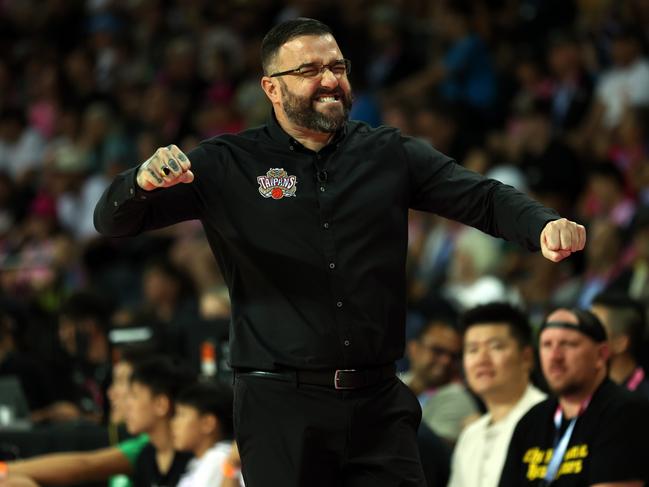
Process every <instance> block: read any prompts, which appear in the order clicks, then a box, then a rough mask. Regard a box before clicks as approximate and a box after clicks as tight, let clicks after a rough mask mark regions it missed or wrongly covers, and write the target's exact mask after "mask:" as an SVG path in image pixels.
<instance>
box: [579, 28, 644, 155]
mask: <svg viewBox="0 0 649 487" xmlns="http://www.w3.org/2000/svg"><path fill="white" fill-rule="evenodd" d="M611 58H612V61H613V65H612V66H611V67H610V68H609V69H608V70H606V71H604V72H603V73H602V75H601V77H600V79H599V81H598V82H597V85H596V87H595V102H594V104H593V106H592V109H591V113H590V114H589V117H588V120H587V121H586V124H585V126H584V132H583V133H582V144H583V146H584V148H586V147H587V146H588V145H589V144H592V143H593V141H594V140H596V138H597V137H602V136H603V137H607V136H608V135H609V132H610V131H611V130H612V129H614V128H616V127H617V126H618V125H619V124H620V122H621V121H622V116H623V113H624V110H625V109H626V108H627V107H638V106H647V105H649V61H647V59H646V58H645V57H644V55H643V51H642V34H641V33H640V32H639V31H638V29H637V28H636V27H635V26H632V25H623V26H620V27H618V28H617V29H616V31H615V32H613V36H612V39H611Z"/></svg>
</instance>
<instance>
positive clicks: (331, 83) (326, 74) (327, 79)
mask: <svg viewBox="0 0 649 487" xmlns="http://www.w3.org/2000/svg"><path fill="white" fill-rule="evenodd" d="M320 84H321V85H322V86H326V87H328V88H335V87H336V86H338V78H336V76H335V75H334V74H333V73H332V72H331V70H330V69H329V68H327V67H325V68H324V71H323V72H322V78H321V79H320Z"/></svg>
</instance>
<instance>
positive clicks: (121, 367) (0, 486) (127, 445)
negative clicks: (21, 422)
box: [0, 349, 149, 487]
mask: <svg viewBox="0 0 649 487" xmlns="http://www.w3.org/2000/svg"><path fill="white" fill-rule="evenodd" d="M142 357H143V354H142V352H140V351H139V350H135V349H132V350H128V349H126V350H122V352H121V354H120V359H119V360H118V361H117V362H116V363H115V364H114V366H113V377H112V382H111V385H110V388H109V389H108V398H109V400H110V406H111V410H110V420H111V427H110V430H109V431H110V432H114V434H109V436H110V437H112V438H114V439H113V440H112V441H111V442H112V443H115V444H114V445H112V446H109V447H106V448H101V449H98V450H93V451H87V452H86V451H82V452H65V453H53V454H47V455H40V456H37V457H33V458H29V459H26V460H17V461H12V462H7V467H8V472H7V473H8V475H7V477H6V478H5V479H4V480H3V479H0V487H11V486H12V485H16V486H18V485H22V484H20V483H18V482H23V483H24V482H26V481H27V480H26V478H27V479H31V480H32V481H33V482H35V483H36V484H45V485H71V484H80V483H84V482H101V481H106V480H108V485H109V487H132V483H131V480H130V479H129V475H131V474H132V473H133V471H134V467H135V464H136V461H137V458H138V457H139V455H140V452H141V451H142V449H143V448H144V447H145V446H146V445H147V444H148V443H149V437H148V435H147V434H139V435H138V436H135V437H132V438H129V439H126V440H124V441H121V442H117V440H116V438H117V434H116V431H117V428H116V427H115V425H119V424H123V423H124V422H125V420H126V411H127V398H128V392H129V383H130V377H131V374H132V372H133V368H134V367H135V365H136V364H137V363H138V361H141V360H142Z"/></svg>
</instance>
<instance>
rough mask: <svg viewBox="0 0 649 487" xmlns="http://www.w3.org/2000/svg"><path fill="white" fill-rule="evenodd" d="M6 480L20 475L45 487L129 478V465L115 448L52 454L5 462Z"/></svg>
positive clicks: (130, 469)
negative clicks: (121, 476)
mask: <svg viewBox="0 0 649 487" xmlns="http://www.w3.org/2000/svg"><path fill="white" fill-rule="evenodd" d="M8 466H9V472H8V473H9V478H11V477H12V476H13V475H24V476H27V477H30V478H31V479H33V480H34V481H35V482H37V483H39V484H45V485H73V484H80V483H83V482H100V481H104V480H106V479H108V477H111V476H113V475H118V474H124V475H130V474H131V472H132V471H133V466H132V465H131V463H130V462H129V460H128V458H127V457H126V455H124V453H122V451H121V450H120V449H119V448H118V447H114V446H113V447H109V448H103V449H101V450H96V451H92V452H71V453H53V454H49V455H43V456H40V457H36V458H32V459H27V460H18V461H15V462H8Z"/></svg>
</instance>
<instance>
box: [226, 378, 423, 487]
mask: <svg viewBox="0 0 649 487" xmlns="http://www.w3.org/2000/svg"><path fill="white" fill-rule="evenodd" d="M234 391H235V392H234V408H235V409H234V423H235V435H236V439H237V443H238V445H239V451H240V453H241V461H242V470H243V478H244V481H245V484H246V487H397V486H399V487H425V485H426V484H425V480H424V474H423V471H422V467H421V462H420V459H419V451H418V449H417V427H418V426H419V422H420V421H421V408H420V406H419V402H418V401H417V398H416V397H415V395H414V394H413V393H412V392H411V391H410V389H409V388H408V387H407V386H406V385H404V384H403V383H402V382H401V381H400V380H399V379H397V378H396V377H394V378H390V379H387V380H384V381H383V382H380V383H378V384H376V385H373V386H370V387H366V388H362V389H355V390H349V391H340V390H335V389H334V388H333V387H324V386H314V385H306V384H298V383H296V382H286V381H281V380H276V379H272V378H266V377H257V376H249V375H245V374H240V375H239V374H238V375H236V378H235V386H234Z"/></svg>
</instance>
